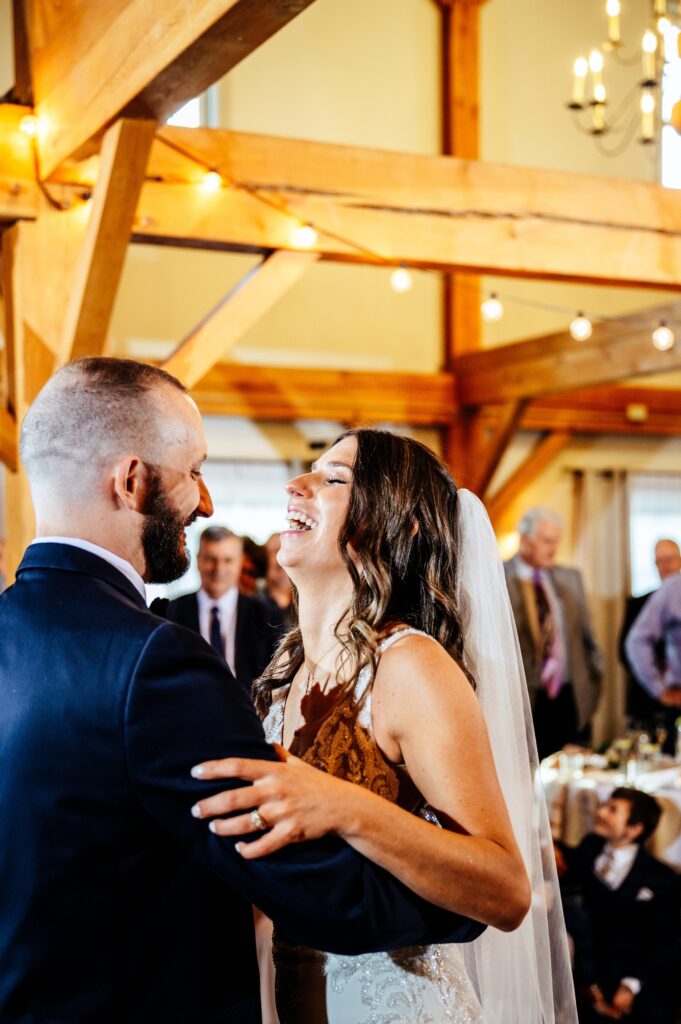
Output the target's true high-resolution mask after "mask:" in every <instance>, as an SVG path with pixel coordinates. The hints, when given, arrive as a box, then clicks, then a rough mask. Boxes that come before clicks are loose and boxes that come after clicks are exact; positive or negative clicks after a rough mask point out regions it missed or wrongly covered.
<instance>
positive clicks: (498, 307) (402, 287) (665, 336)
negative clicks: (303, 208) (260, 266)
mask: <svg viewBox="0 0 681 1024" xmlns="http://www.w3.org/2000/svg"><path fill="white" fill-rule="evenodd" d="M679 106H681V100H680V101H679ZM159 141H160V142H161V143H163V144H164V145H166V146H167V147H168V148H169V149H173V150H175V151H177V152H178V153H180V154H181V155H182V156H184V157H187V158H188V159H189V160H192V161H194V163H195V164H197V165H198V166H202V167H203V169H204V171H205V172H206V173H205V177H204V182H203V183H205V182H206V180H209V181H210V182H211V183H212V184H213V188H215V187H216V186H217V187H220V186H222V185H223V184H225V183H226V184H228V185H229V187H230V188H234V189H239V190H240V191H243V192H247V193H248V194H249V195H250V196H252V197H253V199H255V200H256V201H257V202H260V203H262V204H263V205H265V206H268V207H271V208H272V209H275V210H277V212H278V213H279V214H282V215H284V216H286V217H290V218H291V219H292V220H295V221H296V229H295V231H294V232H293V234H292V239H293V244H295V245H296V246H298V247H300V248H307V247H310V246H312V245H314V244H315V243H316V241H317V238H318V232H317V230H316V228H315V227H313V225H312V224H309V223H301V221H300V216H299V214H297V213H296V212H295V210H293V209H292V208H290V207H289V206H288V205H287V203H286V202H285V201H282V200H274V199H272V198H271V197H269V196H266V195H262V194H261V193H260V191H259V190H258V189H257V188H255V187H253V186H251V185H248V184H246V183H245V182H241V181H238V180H237V179H235V178H233V177H232V176H231V175H225V177H224V178H223V177H222V176H221V175H220V174H219V173H218V172H217V171H216V170H215V169H214V168H212V167H210V165H208V164H207V163H203V162H202V161H201V160H200V158H198V159H197V157H196V156H195V155H194V154H193V153H191V152H190V151H188V150H186V149H185V148H184V147H183V146H180V145H178V144H177V143H175V142H171V141H170V140H169V139H165V138H163V137H162V136H160V137H159ZM82 198H83V199H85V195H84V194H82ZM83 205H87V204H86V203H84V204H83ZM153 223H154V220H153V218H152V217H149V216H145V217H143V218H142V219H141V220H140V226H141V227H148V226H150V225H151V224H153ZM320 231H321V232H322V233H323V234H324V235H326V236H328V237H329V238H331V239H334V240H335V241H337V242H340V243H342V244H343V245H344V246H347V247H349V248H351V249H354V250H355V251H356V252H358V253H362V254H364V255H365V256H368V257H370V258H371V261H372V262H374V263H382V264H384V265H388V266H389V265H391V264H392V265H393V266H394V265H395V261H394V259H390V258H389V257H387V256H385V255H382V254H381V253H379V252H376V251H375V250H372V249H369V248H368V247H367V246H365V245H362V244H361V243H360V242H357V241H355V240H354V239H352V238H348V237H347V236H344V235H341V234H339V233H338V232H336V231H332V230H331V229H328V228H325V227H324V228H320ZM420 269H421V270H423V271H424V272H427V269H426V268H420ZM438 273H440V271H438ZM390 283H391V285H392V287H393V288H394V290H395V291H397V292H399V291H408V290H409V288H411V287H412V276H411V274H410V273H409V271H408V270H407V269H406V267H403V266H400V267H397V268H396V269H395V270H394V271H393V273H392V274H391V275H390ZM460 287H462V288H466V287H469V288H470V290H471V291H475V292H477V291H478V288H477V286H476V285H470V286H466V285H465V284H464V283H463V282H462V283H461V285H460ZM504 299H505V300H506V301H508V302H515V303H517V304H518V305H520V306H525V307H529V308H533V309H541V310H544V311H546V312H550V313H557V314H569V312H570V310H569V309H566V308H565V307H564V306H557V305H549V304H548V303H545V302H538V301H533V300H531V299H519V298H516V297H514V296H512V295H505V296H504ZM480 313H481V315H482V317H483V319H484V320H486V321H488V322H490V323H494V322H495V321H498V320H500V319H501V318H502V316H503V315H504V306H503V304H502V302H501V301H500V299H499V297H498V295H497V293H496V292H490V294H489V297H488V298H487V299H485V301H484V302H483V303H482V304H481V306H480ZM610 319H611V318H610V317H607V316H598V317H597V320H598V322H601V323H608V322H609V321H610ZM578 322H580V327H576V325H577V323H578ZM646 323H647V318H646V317H645V313H642V314H641V329H644V328H645V326H646ZM575 327H576V330H577V332H578V333H579V331H580V330H581V331H582V332H583V333H582V334H581V336H580V337H579V338H577V339H576V340H586V339H587V338H588V337H590V335H591V332H592V330H593V327H592V322H591V320H590V319H589V318H588V317H586V316H584V314H583V313H578V314H577V317H576V318H575V319H573V321H572V323H571V324H570V334H571V336H572V337H573V338H575V333H574V330H573V328H575ZM586 331H588V333H586ZM653 344H655V346H656V347H657V348H660V349H661V350H665V349H669V348H671V347H672V345H673V344H674V334H673V332H672V331H671V330H670V328H669V327H668V326H667V324H666V322H665V321H664V320H661V321H660V324H659V326H658V327H657V328H656V330H655V331H653Z"/></svg>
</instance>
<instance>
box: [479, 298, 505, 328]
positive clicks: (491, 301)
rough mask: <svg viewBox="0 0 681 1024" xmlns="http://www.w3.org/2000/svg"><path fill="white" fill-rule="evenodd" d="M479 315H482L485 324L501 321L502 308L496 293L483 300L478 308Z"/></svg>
mask: <svg viewBox="0 0 681 1024" xmlns="http://www.w3.org/2000/svg"><path fill="white" fill-rule="evenodd" d="M480 313H481V314H482V319H483V320H486V321H487V323H490V324H493V323H496V322H497V320H501V318H502V316H503V315H504V307H503V305H502V303H501V302H500V301H499V299H498V298H497V294H496V292H491V294H490V296H489V298H488V299H485V301H484V302H483V303H482V305H481V306H480Z"/></svg>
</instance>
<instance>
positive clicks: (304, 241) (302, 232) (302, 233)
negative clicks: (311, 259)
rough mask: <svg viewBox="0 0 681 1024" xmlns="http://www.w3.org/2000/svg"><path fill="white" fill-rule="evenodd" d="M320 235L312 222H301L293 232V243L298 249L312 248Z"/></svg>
mask: <svg viewBox="0 0 681 1024" xmlns="http://www.w3.org/2000/svg"><path fill="white" fill-rule="evenodd" d="M318 237H319V236H318V235H317V232H316V231H315V229H314V228H313V227H312V225H311V224H299V225H298V227H297V228H296V229H295V231H294V232H293V244H294V245H295V246H296V248H297V249H311V248H312V246H313V245H314V244H315V242H316V241H317V238H318Z"/></svg>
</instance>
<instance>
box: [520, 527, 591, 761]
mask: <svg viewBox="0 0 681 1024" xmlns="http://www.w3.org/2000/svg"><path fill="white" fill-rule="evenodd" d="M518 533H519V535H520V545H519V548H518V553H517V555H515V556H514V557H513V558H512V559H511V560H510V561H508V562H505V563H504V571H505V573H506V585H507V586H508V593H509V596H510V598H511V605H512V607H513V615H514V618H515V623H516V627H517V630H518V640H519V641H520V651H521V654H522V658H523V665H524V667H525V677H526V679H527V687H528V690H529V695H530V704H531V706H532V719H533V722H534V730H535V735H536V738H537V750H538V753H539V757H540V759H541V758H543V757H547V756H548V755H549V754H552V753H554V751H556V750H560V749H561V748H562V747H563V746H564V745H565V744H566V743H588V742H589V739H590V730H591V717H592V715H593V713H594V711H595V709H596V704H597V703H598V697H599V694H600V687H601V679H602V676H603V658H602V655H601V652H600V650H599V648H598V645H597V644H596V641H595V639H594V635H593V631H592V629H591V621H590V618H589V610H588V608H587V604H586V597H585V594H584V586H583V583H582V577H581V575H580V573H579V572H578V570H577V569H568V568H566V567H564V566H557V565H556V564H555V562H556V555H557V553H558V547H559V545H560V540H561V537H562V533H563V521H562V519H561V518H560V516H559V515H557V514H556V513H555V512H553V511H552V510H551V509H548V508H532V509H530V510H529V511H528V512H526V513H525V515H524V516H523V518H522V519H521V520H520V522H519V524H518Z"/></svg>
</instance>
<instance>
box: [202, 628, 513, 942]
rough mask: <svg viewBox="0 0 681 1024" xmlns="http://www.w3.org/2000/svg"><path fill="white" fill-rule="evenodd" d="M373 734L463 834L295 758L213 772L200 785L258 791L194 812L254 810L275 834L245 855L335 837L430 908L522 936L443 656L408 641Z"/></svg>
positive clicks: (377, 690)
mask: <svg viewBox="0 0 681 1024" xmlns="http://www.w3.org/2000/svg"><path fill="white" fill-rule="evenodd" d="M374 727H375V731H376V738H377V740H378V742H379V743H380V745H381V747H382V749H383V750H384V752H385V753H386V754H387V756H388V757H389V758H390V759H391V760H393V761H394V762H399V761H401V760H404V762H405V763H406V765H407V768H408V770H409V774H410V775H411V777H412V779H413V780H414V782H415V783H416V785H417V786H418V788H419V789H420V791H421V793H422V794H423V795H424V797H425V798H426V800H427V801H428V802H429V803H430V804H431V805H432V806H433V807H434V808H436V809H437V810H438V812H439V815H440V816H441V817H442V818H443V819H444V820H446V821H448V822H449V823H450V824H451V827H453V828H457V829H460V830H461V832H460V833H457V832H455V831H448V830H445V829H439V828H437V827H436V826H434V825H432V824H429V823H428V822H425V821H423V820H422V819H420V818H417V817H414V816H413V815H411V814H409V813H407V812H406V811H403V810H401V809H400V808H399V807H397V806H396V805H394V804H392V803H390V802H388V801H387V800H383V799H382V798H381V797H377V796H375V795H374V794H373V793H370V792H369V791H368V790H366V789H363V788H362V787H360V786H356V785H354V784H352V783H347V782H344V781H342V780H340V779H336V778H334V777H332V776H330V775H327V774H325V773H321V772H317V771H316V770H315V769H312V768H310V767H309V766H307V765H305V764H304V763H302V762H300V761H297V760H296V759H294V758H289V759H288V760H287V762H286V763H285V764H280V765H277V764H272V763H269V762H246V761H243V760H242V761H238V762H235V761H234V760H232V761H223V762H219V761H218V762H210V763H209V764H207V765H206V766H203V767H204V777H206V778H220V777H226V776H228V777H233V776H235V775H238V776H240V777H242V778H245V779H249V780H251V781H252V782H253V785H252V786H251V787H247V788H246V789H240V790H231V791H229V792H228V793H225V794H219V795H218V796H215V797H211V798H209V799H207V800H204V801H202V802H201V804H200V805H197V813H198V814H199V816H201V817H209V816H213V815H216V814H225V813H231V812H234V811H237V810H243V809H244V808H247V807H249V808H250V807H254V806H257V807H258V808H259V810H260V813H261V814H262V816H263V818H264V819H265V820H266V821H267V822H268V823H269V824H270V825H272V826H273V827H272V828H271V830H270V831H268V832H266V833H265V834H264V835H263V836H261V837H260V838H259V839H257V840H256V841H255V842H253V843H249V844H246V843H244V844H242V849H243V855H244V856H246V857H251V856H262V855H263V854H265V853H268V852H272V851H273V850H274V849H277V848H279V847H280V846H282V845H284V844H285V843H287V842H294V841H300V840H302V839H309V838H313V837H316V836H319V835H322V834H324V833H326V832H328V831H334V832H337V833H338V834H339V835H341V836H342V837H343V838H344V839H345V840H346V841H347V842H349V843H350V844H351V845H352V846H354V847H355V848H356V849H357V850H359V851H360V852H361V853H363V854H364V855H365V856H367V857H368V858H369V859H370V860H373V861H375V862H376V863H378V864H380V865H381V866H382V867H384V868H386V869H387V870H388V871H390V872H391V873H392V874H394V875H395V876H397V877H398V878H399V879H400V880H401V881H403V882H404V883H405V885H407V886H408V887H409V888H410V889H413V890H414V891H415V892H417V893H418V894H419V895H421V896H423V897H424V898H426V899H427V900H429V901H430V902H432V903H436V904H438V905H439V906H442V907H445V908H447V909H448V910H451V911H455V912H458V913H461V914H465V915H466V916H468V917H472V918H475V919H477V920H479V921H482V922H484V923H486V924H491V925H494V926H496V927H497V928H502V929H511V928H514V927H517V925H518V924H519V923H520V921H521V920H522V918H523V917H524V915H525V913H526V911H527V909H528V907H529V899H530V893H529V884H528V880H527V875H526V872H525V868H524V866H523V863H522V860H521V857H520V853H519V851H518V848H517V846H516V843H515V840H514V838H513V832H512V829H511V825H510V822H509V819H508V814H507V811H506V807H505V804H504V800H503V797H502V795H501V791H500V788H499V783H498V780H497V777H496V772H495V769H494V763H493V760H492V754H491V750H490V747H489V742H488V739H487V732H486V730H485V726H484V722H483V719H482V713H481V711H480V708H479V705H478V702H477V699H476V698H475V695H474V693H473V691H472V689H471V686H470V683H469V682H468V680H467V679H466V678H465V676H464V675H463V673H462V672H461V670H460V669H459V668H458V667H457V666H456V665H455V664H454V662H453V661H452V660H451V658H449V656H448V655H447V654H446V653H445V652H444V651H443V650H442V648H440V647H439V646H438V645H436V644H434V643H433V642H432V641H430V640H428V639H425V638H418V637H413V636H412V637H410V638H408V640H407V638H405V640H402V641H399V642H398V643H396V644H395V645H394V646H393V648H391V649H390V650H388V651H386V653H385V654H384V655H383V658H382V659H381V663H380V667H379V672H378V674H377V678H376V681H375V685H374ZM211 827H212V828H213V830H214V831H215V832H217V833H218V834H230V835H235V834H243V833H247V832H251V831H253V830H254V825H253V823H252V822H251V820H250V817H249V816H248V815H239V816H238V817H235V818H231V819H225V820H220V821H214V822H213V823H212V824H211Z"/></svg>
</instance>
